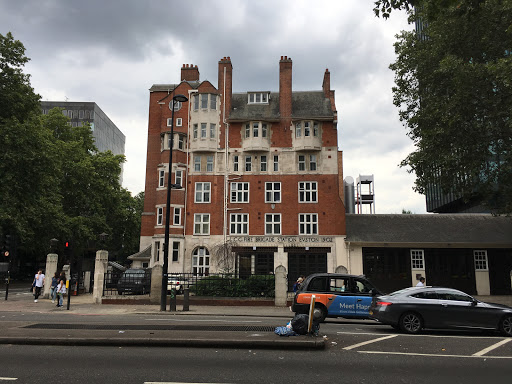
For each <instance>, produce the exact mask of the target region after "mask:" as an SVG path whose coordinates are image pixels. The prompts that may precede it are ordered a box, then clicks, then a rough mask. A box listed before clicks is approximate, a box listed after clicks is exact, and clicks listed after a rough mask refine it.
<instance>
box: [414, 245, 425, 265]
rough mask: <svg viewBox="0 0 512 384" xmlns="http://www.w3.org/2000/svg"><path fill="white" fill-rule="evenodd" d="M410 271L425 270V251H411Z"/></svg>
mask: <svg viewBox="0 0 512 384" xmlns="http://www.w3.org/2000/svg"><path fill="white" fill-rule="evenodd" d="M411 269H412V270H424V269H425V251H424V250H423V249H411Z"/></svg>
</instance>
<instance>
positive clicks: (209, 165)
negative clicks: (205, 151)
mask: <svg viewBox="0 0 512 384" xmlns="http://www.w3.org/2000/svg"><path fill="white" fill-rule="evenodd" d="M206 172H213V155H207V156H206Z"/></svg>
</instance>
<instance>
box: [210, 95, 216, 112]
mask: <svg viewBox="0 0 512 384" xmlns="http://www.w3.org/2000/svg"><path fill="white" fill-rule="evenodd" d="M210 110H212V111H216V110H217V95H214V94H210Z"/></svg>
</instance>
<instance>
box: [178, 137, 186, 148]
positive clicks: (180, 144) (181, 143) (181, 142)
mask: <svg viewBox="0 0 512 384" xmlns="http://www.w3.org/2000/svg"><path fill="white" fill-rule="evenodd" d="M184 148H185V136H184V135H180V134H178V149H184Z"/></svg>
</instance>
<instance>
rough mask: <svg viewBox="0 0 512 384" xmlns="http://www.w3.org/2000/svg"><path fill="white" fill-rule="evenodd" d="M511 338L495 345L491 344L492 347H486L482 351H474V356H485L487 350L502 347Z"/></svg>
mask: <svg viewBox="0 0 512 384" xmlns="http://www.w3.org/2000/svg"><path fill="white" fill-rule="evenodd" d="M510 340H512V339H505V340H501V341H500V342H499V343H496V344H494V345H491V346H490V347H487V348H484V349H482V350H481V351H479V352H477V353H473V356H483V355H485V354H486V353H487V352H491V351H492V350H493V349H496V348H498V347H501V346H502V345H503V344H507V343H508V342H509V341H510Z"/></svg>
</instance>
